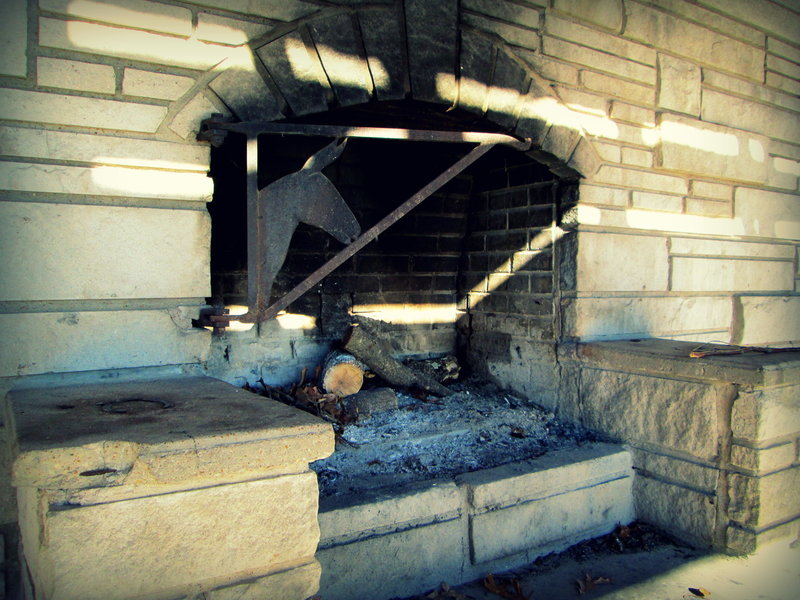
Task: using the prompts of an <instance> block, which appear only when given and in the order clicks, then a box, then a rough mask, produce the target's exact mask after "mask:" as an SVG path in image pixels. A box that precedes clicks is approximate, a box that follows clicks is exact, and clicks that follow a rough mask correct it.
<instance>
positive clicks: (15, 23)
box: [0, 0, 28, 77]
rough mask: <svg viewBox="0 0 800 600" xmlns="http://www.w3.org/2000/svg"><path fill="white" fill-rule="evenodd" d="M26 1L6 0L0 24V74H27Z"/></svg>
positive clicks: (14, 75)
mask: <svg viewBox="0 0 800 600" xmlns="http://www.w3.org/2000/svg"><path fill="white" fill-rule="evenodd" d="M27 50H28V3H27V2H25V0H7V2H5V3H4V5H3V22H2V25H1V26H0V74H2V75H11V76H12V77H25V76H26V75H27V74H28V55H27Z"/></svg>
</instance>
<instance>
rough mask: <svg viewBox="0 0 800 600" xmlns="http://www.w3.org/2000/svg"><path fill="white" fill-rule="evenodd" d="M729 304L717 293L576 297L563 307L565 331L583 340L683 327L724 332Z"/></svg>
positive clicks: (653, 333) (674, 330) (666, 334)
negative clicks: (657, 296)
mask: <svg viewBox="0 0 800 600" xmlns="http://www.w3.org/2000/svg"><path fill="white" fill-rule="evenodd" d="M732 309H733V307H732V304H731V301H730V300H729V299H725V298H719V297H711V296H710V297H692V298H579V299H576V300H573V301H571V302H569V303H567V304H566V306H565V307H564V312H565V315H564V317H565V318H564V325H565V334H566V335H569V336H576V337H580V338H581V339H583V340H584V341H589V340H593V339H594V340H596V339H606V338H610V339H620V338H621V337H669V336H670V335H677V334H680V333H682V332H685V331H694V332H698V331H712V332H719V333H718V334H717V335H723V332H724V335H727V332H728V331H729V328H730V324H731V317H732ZM717 339H719V338H717Z"/></svg>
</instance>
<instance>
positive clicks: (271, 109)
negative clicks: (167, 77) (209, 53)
mask: <svg viewBox="0 0 800 600" xmlns="http://www.w3.org/2000/svg"><path fill="white" fill-rule="evenodd" d="M255 60H256V59H255V57H254V56H252V54H250V52H249V50H248V54H247V57H246V59H244V60H239V61H235V62H234V61H230V62H229V63H228V66H227V68H225V66H223V68H224V69H225V70H224V72H223V73H222V74H221V75H220V76H219V77H216V78H214V79H213V80H212V81H211V83H209V84H208V86H209V87H210V88H211V89H212V90H214V92H215V93H216V94H217V95H218V96H219V97H220V98H221V99H222V101H223V102H224V103H225V104H226V105H227V106H228V108H230V109H231V110H232V111H233V112H235V113H236V115H237V116H238V117H239V118H240V119H241V120H243V121H258V120H261V121H272V120H277V119H281V118H283V113H281V111H280V106H279V103H278V100H277V99H276V98H275V96H274V94H273V93H272V90H270V89H269V87H267V84H266V83H264V79H263V78H262V77H261V74H260V73H259V72H258V71H257V70H256V67H255Z"/></svg>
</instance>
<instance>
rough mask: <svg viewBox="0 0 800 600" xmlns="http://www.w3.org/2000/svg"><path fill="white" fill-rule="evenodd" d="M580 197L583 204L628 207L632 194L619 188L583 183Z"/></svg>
mask: <svg viewBox="0 0 800 600" xmlns="http://www.w3.org/2000/svg"><path fill="white" fill-rule="evenodd" d="M579 196H580V199H581V203H586V204H600V205H605V206H628V202H629V198H630V192H629V191H628V190H621V189H619V188H607V187H601V186H598V185H588V184H585V183H583V182H581V187H580V192H579Z"/></svg>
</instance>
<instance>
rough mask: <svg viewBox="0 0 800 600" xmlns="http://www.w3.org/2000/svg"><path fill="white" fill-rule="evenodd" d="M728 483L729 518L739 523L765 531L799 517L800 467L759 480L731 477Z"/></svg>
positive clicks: (745, 476)
mask: <svg viewBox="0 0 800 600" xmlns="http://www.w3.org/2000/svg"><path fill="white" fill-rule="evenodd" d="M728 483H729V487H730V491H729V495H730V502H729V504H728V515H729V516H730V517H731V519H733V520H735V521H737V522H738V523H741V524H743V525H746V526H749V527H765V526H768V525H773V524H778V523H781V522H784V521H787V520H789V519H790V518H792V517H796V516H797V515H798V514H800V495H798V494H797V490H798V489H800V467H794V468H789V469H785V470H783V471H778V472H777V473H772V474H770V475H764V476H762V477H751V476H749V475H740V474H738V473H731V474H730V476H729V478H728Z"/></svg>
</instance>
